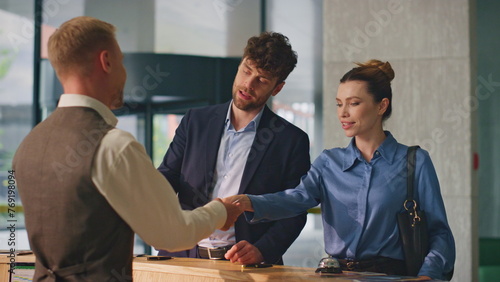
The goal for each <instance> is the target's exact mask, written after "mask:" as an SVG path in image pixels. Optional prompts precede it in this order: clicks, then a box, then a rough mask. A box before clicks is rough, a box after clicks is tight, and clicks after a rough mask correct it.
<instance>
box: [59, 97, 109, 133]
mask: <svg viewBox="0 0 500 282" xmlns="http://www.w3.org/2000/svg"><path fill="white" fill-rule="evenodd" d="M57 106H58V107H61V108H65V107H87V108H92V109H94V110H95V111H96V112H97V113H98V114H99V115H101V117H102V118H103V119H104V120H105V121H106V123H107V124H109V125H111V126H116V124H117V123H118V119H117V118H116V116H115V115H114V114H113V112H112V111H111V110H110V109H109V108H108V107H107V106H106V105H104V104H103V103H101V102H100V101H99V100H97V99H94V98H92V97H89V96H86V95H81V94H63V95H61V98H60V99H59V104H58V105H57Z"/></svg>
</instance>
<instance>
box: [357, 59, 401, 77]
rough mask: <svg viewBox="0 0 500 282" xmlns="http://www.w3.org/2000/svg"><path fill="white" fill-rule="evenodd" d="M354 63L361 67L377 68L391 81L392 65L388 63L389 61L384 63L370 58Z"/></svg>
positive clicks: (392, 75)
mask: <svg viewBox="0 0 500 282" xmlns="http://www.w3.org/2000/svg"><path fill="white" fill-rule="evenodd" d="M356 64H357V65H358V66H360V67H363V68H378V69H379V70H380V71H382V72H383V73H384V74H385V75H386V76H387V77H388V78H389V81H392V80H393V79H394V70H393V69H392V66H391V64H389V62H385V63H384V62H382V61H379V60H375V59H372V60H369V61H367V62H364V63H356Z"/></svg>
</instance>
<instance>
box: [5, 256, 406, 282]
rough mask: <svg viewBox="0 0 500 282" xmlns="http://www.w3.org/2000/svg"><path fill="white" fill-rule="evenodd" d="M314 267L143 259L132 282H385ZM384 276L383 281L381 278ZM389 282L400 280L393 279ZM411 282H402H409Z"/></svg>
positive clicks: (31, 258) (363, 274)
mask: <svg viewBox="0 0 500 282" xmlns="http://www.w3.org/2000/svg"><path fill="white" fill-rule="evenodd" d="M15 261H16V262H35V256H34V255H21V256H17V257H16V259H15ZM9 262H10V260H9V258H8V257H7V255H5V254H2V255H0V281H9V280H8V277H9V276H8V275H9V273H8V269H9V265H8V263H9ZM315 270H316V269H315V268H308V267H294V266H282V265H273V266H272V267H268V268H244V267H243V266H242V265H239V264H233V263H231V262H229V261H221V260H207V259H193V258H176V257H174V258H172V259H169V260H161V261H151V260H149V261H148V260H147V258H146V257H138V258H134V262H133V276H134V281H136V282H142V281H147V282H154V281H197V282H199V281H202V282H209V281H280V280H281V281H324V279H328V280H335V281H356V280H359V279H363V280H365V279H367V280H368V279H369V281H387V278H388V277H385V276H384V275H383V274H379V273H369V272H351V271H344V272H343V273H342V274H318V273H315V272H314V271H315ZM384 277H385V278H386V279H384ZM391 280H392V281H403V280H394V279H391ZM411 280H415V279H411V278H410V279H405V280H404V281H411Z"/></svg>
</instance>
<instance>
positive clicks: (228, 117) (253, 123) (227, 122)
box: [224, 101, 265, 131]
mask: <svg viewBox="0 0 500 282" xmlns="http://www.w3.org/2000/svg"><path fill="white" fill-rule="evenodd" d="M232 106H233V101H231V103H229V109H228V110H227V114H226V119H225V121H224V126H225V128H226V130H230V129H234V127H233V125H232V124H231V111H232V108H233V107H232ZM264 108H265V106H264V107H262V109H261V110H260V112H259V113H258V114H257V115H256V116H255V117H254V118H253V119H252V120H251V121H250V122H249V123H248V124H247V126H245V128H243V129H241V130H240V131H257V127H258V126H259V123H260V119H261V118H262V113H263V112H264Z"/></svg>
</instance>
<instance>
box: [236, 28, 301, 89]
mask: <svg viewBox="0 0 500 282" xmlns="http://www.w3.org/2000/svg"><path fill="white" fill-rule="evenodd" d="M245 58H246V59H247V60H251V61H252V62H254V63H255V64H256V66H257V68H259V69H262V70H264V71H267V72H269V73H271V75H272V76H273V77H277V78H278V82H277V83H278V84H279V83H281V82H283V81H285V79H286V78H287V77H288V75H289V74H290V73H291V72H292V71H293V69H294V68H295V65H297V53H296V52H295V51H293V50H292V46H291V45H290V42H289V41H288V37H286V36H284V35H283V34H281V33H278V32H263V33H261V34H260V35H259V36H253V37H250V39H248V42H247V46H246V47H245V51H244V53H243V59H245Z"/></svg>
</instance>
